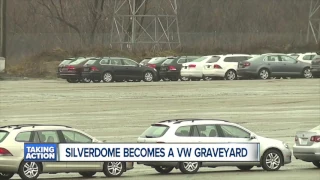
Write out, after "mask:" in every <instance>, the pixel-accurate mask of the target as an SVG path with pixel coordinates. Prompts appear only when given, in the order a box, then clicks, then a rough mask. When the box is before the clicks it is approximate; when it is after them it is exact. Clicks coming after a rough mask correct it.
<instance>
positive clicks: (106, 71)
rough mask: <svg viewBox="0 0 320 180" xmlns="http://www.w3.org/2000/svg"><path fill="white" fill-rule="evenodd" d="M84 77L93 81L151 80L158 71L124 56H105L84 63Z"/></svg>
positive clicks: (155, 76)
mask: <svg viewBox="0 0 320 180" xmlns="http://www.w3.org/2000/svg"><path fill="white" fill-rule="evenodd" d="M83 67H84V71H83V73H82V77H84V78H88V79H92V81H93V82H100V81H101V80H102V81H103V82H113V81H124V80H126V81H136V82H139V81H141V80H143V81H145V82H151V81H153V80H154V79H157V72H156V71H155V70H154V69H153V68H150V67H147V66H143V65H140V64H138V63H137V62H136V61H133V60H131V59H127V58H122V57H103V58H95V59H91V60H89V61H88V62H87V63H86V64H84V66H83Z"/></svg>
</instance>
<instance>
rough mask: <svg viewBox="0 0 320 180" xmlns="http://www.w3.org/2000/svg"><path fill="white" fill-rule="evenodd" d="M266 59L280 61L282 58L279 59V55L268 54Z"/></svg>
mask: <svg viewBox="0 0 320 180" xmlns="http://www.w3.org/2000/svg"><path fill="white" fill-rule="evenodd" d="M264 61H268V62H279V61H281V60H280V59H279V56H267V57H265V59H264Z"/></svg>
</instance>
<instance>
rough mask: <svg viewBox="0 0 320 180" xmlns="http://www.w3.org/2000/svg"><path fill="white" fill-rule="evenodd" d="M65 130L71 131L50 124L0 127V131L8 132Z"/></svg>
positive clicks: (65, 127)
mask: <svg viewBox="0 0 320 180" xmlns="http://www.w3.org/2000/svg"><path fill="white" fill-rule="evenodd" d="M48 129H50V130H66V129H73V128H72V127H70V126H64V125H51V124H16V125H6V126H1V127H0V130H5V131H8V132H11V131H14V130H23V131H31V130H32V131H33V130H48Z"/></svg>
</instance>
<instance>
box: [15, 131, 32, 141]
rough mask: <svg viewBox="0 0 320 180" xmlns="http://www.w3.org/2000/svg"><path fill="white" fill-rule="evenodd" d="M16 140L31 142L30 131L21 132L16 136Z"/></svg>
mask: <svg viewBox="0 0 320 180" xmlns="http://www.w3.org/2000/svg"><path fill="white" fill-rule="evenodd" d="M16 141H17V142H32V140H31V131H29V132H21V133H19V134H18V135H17V136H16Z"/></svg>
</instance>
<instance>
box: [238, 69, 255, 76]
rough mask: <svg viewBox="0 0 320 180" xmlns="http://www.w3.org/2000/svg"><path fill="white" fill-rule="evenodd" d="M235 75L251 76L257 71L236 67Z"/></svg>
mask: <svg viewBox="0 0 320 180" xmlns="http://www.w3.org/2000/svg"><path fill="white" fill-rule="evenodd" d="M237 75H238V76H239V77H251V76H256V75H257V72H255V71H250V70H247V69H238V70H237Z"/></svg>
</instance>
